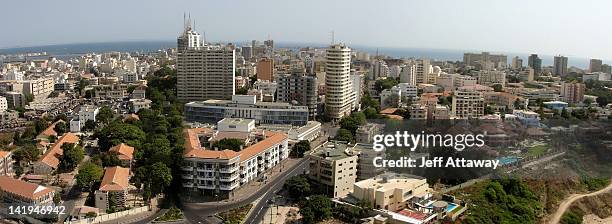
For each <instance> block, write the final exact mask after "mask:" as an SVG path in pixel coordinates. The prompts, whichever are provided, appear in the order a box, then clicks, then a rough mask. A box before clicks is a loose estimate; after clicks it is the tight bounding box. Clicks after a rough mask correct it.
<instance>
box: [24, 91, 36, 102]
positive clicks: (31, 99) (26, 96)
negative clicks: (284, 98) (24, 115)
mask: <svg viewBox="0 0 612 224" xmlns="http://www.w3.org/2000/svg"><path fill="white" fill-rule="evenodd" d="M23 95H24V96H25V99H26V102H28V103H30V102H32V101H34V95H32V94H29V93H26V94H23Z"/></svg>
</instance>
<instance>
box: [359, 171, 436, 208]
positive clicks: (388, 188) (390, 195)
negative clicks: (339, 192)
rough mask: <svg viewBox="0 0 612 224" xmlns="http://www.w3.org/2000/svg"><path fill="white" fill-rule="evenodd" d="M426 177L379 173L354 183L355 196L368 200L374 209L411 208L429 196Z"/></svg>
mask: <svg viewBox="0 0 612 224" xmlns="http://www.w3.org/2000/svg"><path fill="white" fill-rule="evenodd" d="M431 194H432V189H431V188H429V184H427V179H414V178H408V177H401V176H399V175H398V176H392V175H385V174H383V175H380V176H377V177H375V178H371V179H366V180H362V181H359V182H357V183H355V186H354V190H353V193H352V194H351V195H352V196H354V197H355V198H357V199H359V200H361V201H368V202H370V205H372V207H373V208H375V209H384V210H388V211H399V210H402V209H405V208H412V207H413V205H414V203H416V202H419V201H421V200H423V199H427V198H429V197H431Z"/></svg>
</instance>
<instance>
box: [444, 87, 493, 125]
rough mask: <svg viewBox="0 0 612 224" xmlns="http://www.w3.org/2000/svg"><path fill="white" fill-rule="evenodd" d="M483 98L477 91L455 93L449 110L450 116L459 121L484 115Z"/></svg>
mask: <svg viewBox="0 0 612 224" xmlns="http://www.w3.org/2000/svg"><path fill="white" fill-rule="evenodd" d="M484 107H485V105H484V98H483V96H482V93H481V92H478V91H469V90H465V91H455V92H454V93H453V102H452V108H451V114H452V116H455V117H457V118H460V119H471V118H478V117H480V116H482V115H484Z"/></svg>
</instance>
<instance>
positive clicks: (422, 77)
mask: <svg viewBox="0 0 612 224" xmlns="http://www.w3.org/2000/svg"><path fill="white" fill-rule="evenodd" d="M432 72H433V67H432V66H431V63H430V61H429V59H419V60H416V63H415V67H414V76H415V82H416V84H426V83H428V81H429V73H432Z"/></svg>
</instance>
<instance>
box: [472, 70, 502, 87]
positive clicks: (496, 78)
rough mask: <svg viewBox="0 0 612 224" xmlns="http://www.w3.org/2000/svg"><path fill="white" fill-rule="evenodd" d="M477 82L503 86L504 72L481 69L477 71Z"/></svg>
mask: <svg viewBox="0 0 612 224" xmlns="http://www.w3.org/2000/svg"><path fill="white" fill-rule="evenodd" d="M478 84H480V85H485V86H491V85H495V84H501V85H502V87H505V86H506V73H505V72H503V71H495V70H493V71H490V70H482V71H480V72H479V73H478Z"/></svg>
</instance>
